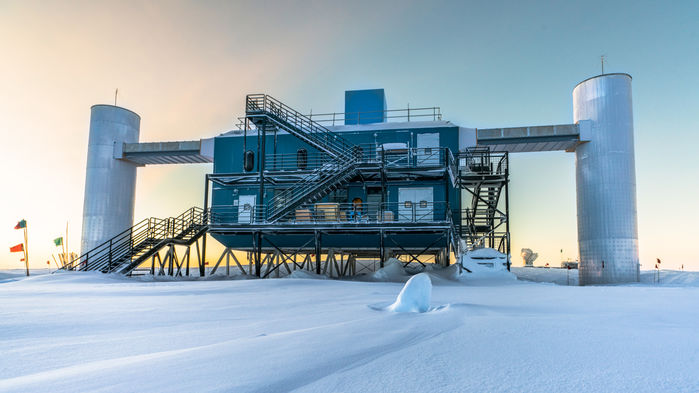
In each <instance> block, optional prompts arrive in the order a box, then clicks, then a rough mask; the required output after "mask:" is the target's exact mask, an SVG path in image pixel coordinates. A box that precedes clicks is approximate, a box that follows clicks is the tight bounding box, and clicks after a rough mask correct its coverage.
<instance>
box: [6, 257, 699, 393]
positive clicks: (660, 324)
mask: <svg viewBox="0 0 699 393" xmlns="http://www.w3.org/2000/svg"><path fill="white" fill-rule="evenodd" d="M387 267H388V266H387ZM398 267H400V266H398ZM384 269H386V268H384ZM392 269H394V270H392V272H393V273H400V271H399V270H398V269H395V268H392ZM538 270H540V271H541V272H539V273H538V276H539V278H540V279H541V280H542V281H545V280H544V278H545V276H546V274H545V273H553V272H554V269H538ZM557 270H560V269H557ZM515 272H516V273H517V270H516V269H515ZM573 272H575V271H573ZM404 273H405V272H404V271H403V274H404ZM501 273H502V272H501ZM652 273H653V272H643V273H642V275H641V278H642V283H640V284H633V285H616V286H590V287H577V286H566V285H555V284H551V283H536V282H530V281H522V280H512V279H501V280H496V279H494V278H492V277H493V276H492V275H491V276H490V277H491V278H489V279H486V278H482V277H483V275H481V278H478V276H479V275H478V274H475V273H474V274H473V275H469V274H470V273H461V274H459V270H458V267H450V268H449V269H443V270H439V269H430V270H429V271H427V272H426V274H428V275H429V278H430V280H431V282H432V299H431V303H432V304H433V305H441V307H438V309H433V310H432V311H430V312H425V313H394V312H377V311H376V310H374V309H372V308H370V307H367V305H369V304H376V303H378V302H383V303H385V304H391V303H392V302H393V301H394V300H395V299H396V294H398V293H399V292H401V288H402V282H364V281H339V280H317V279H307V278H296V279H264V280H259V279H254V280H221V279H220V278H219V279H217V280H207V281H204V280H192V281H160V280H153V279H148V278H139V279H128V278H123V277H120V276H117V275H103V274H99V273H62V274H52V275H43V276H33V277H30V278H21V277H20V278H17V277H15V278H13V279H12V280H11V281H4V282H2V283H0V354H1V355H0V392H44V391H51V392H52V393H61V392H74V391H82V392H84V391H100V392H125V391H148V392H164V391H167V392H192V391H197V392H213V391H216V392H222V391H232V392H285V391H296V392H331V391H332V392H426V391H430V392H464V391H469V392H495V391H530V392H558V391H575V392H607V391H634V392H659V391H673V392H674V391H686V392H694V391H699V372H698V371H697V370H699V340H697V328H696V327H697V326H699V307H697V305H698V304H699V286H697V285H696V283H697V282H698V281H699V280H698V279H697V273H688V272H661V273H662V274H661V283H660V284H655V283H651V282H650V281H647V279H650V277H651V276H650V275H651V274H652ZM663 274H664V275H663ZM386 277H388V278H395V279H398V278H400V279H401V280H402V278H403V275H402V274H398V275H396V276H391V275H389V274H386ZM415 277H417V276H415ZM420 280H423V279H420ZM663 280H666V281H665V282H663ZM549 281H550V280H549Z"/></svg>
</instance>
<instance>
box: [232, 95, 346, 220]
mask: <svg viewBox="0 0 699 393" xmlns="http://www.w3.org/2000/svg"><path fill="white" fill-rule="evenodd" d="M245 116H246V118H248V119H250V120H251V121H252V122H253V123H254V124H255V126H256V127H258V129H264V130H266V128H265V127H269V126H272V127H276V128H277V129H280V130H284V131H286V132H288V133H290V134H292V135H294V136H296V137H297V138H299V139H301V140H302V141H304V142H305V143H307V144H308V145H310V146H312V147H314V148H316V149H318V150H319V151H321V152H324V153H325V154H327V155H328V156H330V157H331V158H332V160H331V161H330V162H328V163H327V164H325V165H322V166H320V167H318V168H316V169H315V170H314V171H313V172H311V173H309V174H308V175H306V176H305V177H304V178H303V179H302V180H301V181H299V182H298V183H296V184H294V185H292V186H291V187H289V188H287V189H285V190H283V191H281V192H279V193H277V194H276V195H275V196H274V198H272V199H271V200H270V201H269V203H268V205H267V214H266V220H267V221H268V222H275V221H277V220H279V219H281V218H283V217H284V216H286V215H287V214H288V213H290V212H291V211H293V210H294V209H295V208H296V207H298V206H300V205H302V204H304V203H314V202H317V201H319V200H320V199H321V198H323V197H324V196H326V195H328V194H329V193H330V192H332V191H334V190H336V189H338V188H339V187H340V186H341V185H342V184H344V183H346V182H347V181H349V180H350V179H351V178H352V177H354V176H355V175H356V164H357V162H358V157H357V154H356V151H355V149H354V144H352V143H350V142H348V141H347V140H345V139H344V138H342V137H341V136H339V135H337V134H335V133H333V132H332V131H330V130H328V129H327V128H325V127H323V126H322V125H320V124H318V123H316V122H314V121H313V120H311V119H310V118H309V117H308V116H306V115H303V114H301V113H300V112H298V111H296V110H294V109H292V108H290V107H288V106H287V105H285V104H284V103H282V102H281V101H279V100H277V99H275V98H273V97H271V96H268V95H266V94H250V95H248V96H247V97H246V99H245Z"/></svg>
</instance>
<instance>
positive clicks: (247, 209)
mask: <svg viewBox="0 0 699 393" xmlns="http://www.w3.org/2000/svg"><path fill="white" fill-rule="evenodd" d="M256 201H257V196H256V195H241V196H239V197H238V222H240V223H245V224H249V223H251V222H252V218H253V215H252V211H253V210H254V209H255V204H256Z"/></svg>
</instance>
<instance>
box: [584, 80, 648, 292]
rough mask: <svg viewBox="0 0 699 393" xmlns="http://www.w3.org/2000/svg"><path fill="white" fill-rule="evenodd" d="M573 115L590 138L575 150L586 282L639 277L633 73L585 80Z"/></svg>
mask: <svg viewBox="0 0 699 393" xmlns="http://www.w3.org/2000/svg"><path fill="white" fill-rule="evenodd" d="M573 119H574V121H575V122H576V123H578V122H580V121H585V120H587V121H588V122H585V123H587V125H586V127H585V129H586V133H587V134H588V135H582V134H583V132H582V127H581V135H580V136H581V139H583V138H584V139H585V140H588V141H589V142H587V143H584V144H581V145H580V146H578V147H577V149H576V152H575V167H576V184H577V186H576V187H577V205H578V245H579V248H580V270H579V274H580V284H581V285H590V284H607V283H621V282H636V281H639V260H638V224H637V219H636V173H635V163H634V142H633V109H632V104H631V76H630V75H628V74H604V75H599V76H595V77H592V78H590V79H586V80H584V81H582V82H580V83H579V84H578V85H577V86H576V87H575V89H573Z"/></svg>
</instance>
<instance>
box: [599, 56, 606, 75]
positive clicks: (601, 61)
mask: <svg viewBox="0 0 699 393" xmlns="http://www.w3.org/2000/svg"><path fill="white" fill-rule="evenodd" d="M604 57H605V55H602V56H600V57H599V61H600V63H602V75H604Z"/></svg>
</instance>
